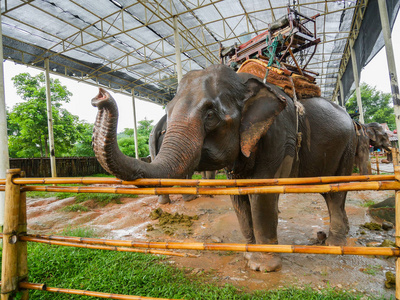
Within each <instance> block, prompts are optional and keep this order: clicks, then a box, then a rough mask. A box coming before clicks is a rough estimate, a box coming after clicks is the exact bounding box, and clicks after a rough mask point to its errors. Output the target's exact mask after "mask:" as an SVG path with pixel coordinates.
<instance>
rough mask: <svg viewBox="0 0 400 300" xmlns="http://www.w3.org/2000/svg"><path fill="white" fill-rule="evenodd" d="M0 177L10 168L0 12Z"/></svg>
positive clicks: (0, 201) (0, 197) (0, 204)
mask: <svg viewBox="0 0 400 300" xmlns="http://www.w3.org/2000/svg"><path fill="white" fill-rule="evenodd" d="M0 58H1V59H0V178H6V171H7V169H9V168H10V160H9V157H8V137H7V115H6V98H5V95H4V68H3V33H2V30H1V14H0ZM4 199H5V195H4V192H0V231H1V232H3V225H4Z"/></svg>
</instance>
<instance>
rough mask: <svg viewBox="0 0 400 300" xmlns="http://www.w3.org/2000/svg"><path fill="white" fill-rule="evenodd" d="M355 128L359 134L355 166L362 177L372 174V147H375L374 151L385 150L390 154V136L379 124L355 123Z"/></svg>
mask: <svg viewBox="0 0 400 300" xmlns="http://www.w3.org/2000/svg"><path fill="white" fill-rule="evenodd" d="M355 127H356V132H357V147H356V157H355V165H356V166H357V167H358V169H359V170H360V174H361V175H368V174H370V171H369V170H370V165H371V163H370V161H369V154H370V152H369V149H370V145H371V146H373V147H374V150H377V149H381V150H383V149H385V150H386V151H388V152H389V153H390V152H391V148H390V147H391V144H390V140H389V136H388V134H387V133H386V131H385V129H384V128H383V127H382V125H380V124H379V123H377V122H372V123H368V124H361V123H355Z"/></svg>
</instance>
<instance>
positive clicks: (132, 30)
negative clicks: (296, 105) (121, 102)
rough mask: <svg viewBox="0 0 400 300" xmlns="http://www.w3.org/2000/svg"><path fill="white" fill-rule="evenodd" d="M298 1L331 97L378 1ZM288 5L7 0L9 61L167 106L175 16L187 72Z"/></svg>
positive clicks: (234, 0) (265, 0) (243, 0)
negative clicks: (311, 22) (312, 22)
mask: <svg viewBox="0 0 400 300" xmlns="http://www.w3.org/2000/svg"><path fill="white" fill-rule="evenodd" d="M295 2H296V5H295V7H296V9H297V10H298V11H299V12H301V13H302V14H304V15H307V16H313V15H315V14H317V13H319V14H320V16H319V17H318V18H317V32H318V37H320V38H321V43H320V44H319V45H318V47H317V52H316V54H315V55H314V57H313V59H312V61H311V62H310V64H309V66H308V68H309V69H311V70H313V71H315V72H318V73H319V74H320V75H319V76H318V77H317V84H318V85H319V86H320V87H321V90H322V94H323V96H325V97H327V98H332V96H333V95H335V94H336V93H337V89H338V83H337V78H338V74H339V75H340V76H341V75H343V72H344V70H345V68H346V65H347V61H348V60H349V56H350V55H349V53H350V51H349V38H356V37H357V35H358V32H359V28H360V26H361V23H362V19H363V16H364V12H365V10H366V8H367V7H368V2H374V0H370V1H368V0H358V1H344V0H340V1H318V0H297V1H295ZM375 2H376V0H375ZM389 2H390V1H389ZM391 2H395V3H398V2H399V1H391ZM288 3H290V4H293V1H292V0H290V1H288V0H252V1H249V0H189V1H188V0H138V1H127V0H86V1H85V0H70V1H67V0H3V1H1V11H2V30H3V45H4V58H5V59H9V60H12V61H14V62H17V63H21V64H26V65H30V66H35V67H38V68H41V69H44V59H45V58H49V62H50V70H51V72H52V73H57V74H59V75H64V76H68V77H71V78H74V79H76V80H78V81H83V82H87V83H90V84H96V85H97V84H98V85H102V86H105V87H107V88H109V89H113V90H114V91H117V92H121V93H125V94H130V93H131V91H132V89H133V90H134V92H135V95H136V96H138V97H141V98H144V99H147V100H150V101H153V102H156V103H159V104H165V103H167V102H169V101H170V100H171V99H172V98H173V96H174V93H175V90H176V86H177V74H176V67H175V66H176V58H175V43H174V25H173V18H174V16H177V21H178V28H179V32H180V45H181V60H182V67H183V74H185V73H186V72H188V71H189V70H192V69H200V68H205V67H207V66H209V65H211V64H217V63H219V43H222V44H223V45H224V46H229V45H232V44H234V43H238V44H241V43H242V42H244V41H246V40H248V39H249V38H252V37H254V36H256V35H257V34H260V33H262V32H263V31H265V30H267V29H268V24H269V23H271V22H273V21H274V20H276V19H278V18H279V17H281V16H283V15H285V14H287V5H288ZM394 6H395V9H396V12H395V13H396V14H397V9H398V6H399V5H398V4H395V5H394ZM376 14H378V12H376ZM380 47H381V46H380ZM375 48H376V47H375ZM378 48H379V47H378ZM379 49H380V48H379ZM379 49H375V50H374V51H373V52H371V54H370V55H369V56H371V57H373V55H375V53H376V52H377V50H379ZM366 60H367V61H369V59H366Z"/></svg>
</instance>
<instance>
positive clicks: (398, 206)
mask: <svg viewBox="0 0 400 300" xmlns="http://www.w3.org/2000/svg"><path fill="white" fill-rule="evenodd" d="M396 154H397V153H396ZM394 172H395V177H396V180H397V181H400V167H399V166H396V167H395V168H394ZM395 218H396V224H395V230H396V233H395V237H396V238H395V243H396V247H397V248H399V247H400V191H396V197H395ZM396 299H400V259H399V258H398V257H396Z"/></svg>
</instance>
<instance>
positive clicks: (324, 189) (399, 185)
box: [21, 181, 400, 195]
mask: <svg viewBox="0 0 400 300" xmlns="http://www.w3.org/2000/svg"><path fill="white" fill-rule="evenodd" d="M21 190H22V191H24V192H27V191H39V192H68V193H109V194H134V195H166V194H185V195H252V194H293V193H331V192H333V193H335V192H348V191H364V190H374V191H383V190H400V182H396V181H371V182H349V183H335V184H320V185H283V186H253V187H230V188H212V187H210V188H209V187H156V188H128V187H89V186H73V187H68V186H25V187H23V188H21Z"/></svg>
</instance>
